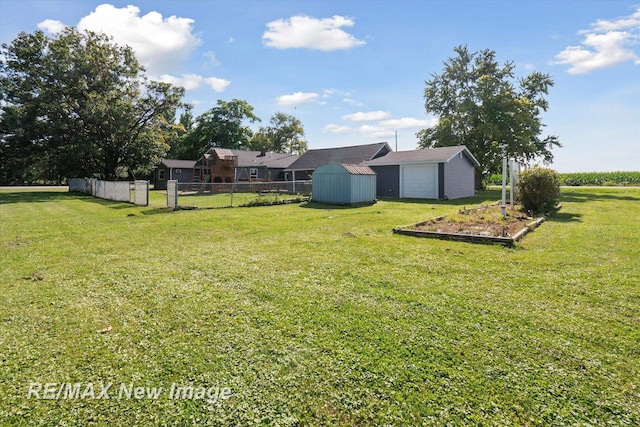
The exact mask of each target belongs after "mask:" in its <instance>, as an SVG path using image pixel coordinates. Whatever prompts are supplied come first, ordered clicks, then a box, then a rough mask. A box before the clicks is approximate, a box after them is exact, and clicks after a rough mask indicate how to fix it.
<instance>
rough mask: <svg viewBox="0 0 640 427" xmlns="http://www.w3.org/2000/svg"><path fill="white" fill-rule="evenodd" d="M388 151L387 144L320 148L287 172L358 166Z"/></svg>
mask: <svg viewBox="0 0 640 427" xmlns="http://www.w3.org/2000/svg"><path fill="white" fill-rule="evenodd" d="M388 151H391V147H389V144H387V143H386V142H377V143H375V144H365V145H353V146H350V147H336V148H318V149H314V150H309V151H307V152H305V153H304V154H303V155H302V156H300V158H298V160H296V161H295V162H293V163H292V164H291V165H290V166H289V167H288V168H287V170H292V171H293V170H314V169H316V168H317V167H318V166H320V165H324V164H326V163H349V164H358V163H362V162H363V161H365V160H371V159H373V158H375V157H376V156H377V155H379V154H380V153H386V152H388Z"/></svg>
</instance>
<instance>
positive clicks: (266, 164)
mask: <svg viewBox="0 0 640 427" xmlns="http://www.w3.org/2000/svg"><path fill="white" fill-rule="evenodd" d="M296 159H298V155H296V154H286V153H273V152H267V151H246V150H231V149H228V148H220V147H213V148H210V149H209V150H207V152H206V153H204V155H203V156H202V157H201V158H200V159H199V160H198V161H197V162H195V166H194V168H195V174H194V182H203V183H223V182H227V183H228V182H234V181H282V180H285V179H286V175H285V174H284V172H283V170H284V169H285V168H286V167H288V166H289V165H291V164H292V163H293V162H294V161H295V160H296Z"/></svg>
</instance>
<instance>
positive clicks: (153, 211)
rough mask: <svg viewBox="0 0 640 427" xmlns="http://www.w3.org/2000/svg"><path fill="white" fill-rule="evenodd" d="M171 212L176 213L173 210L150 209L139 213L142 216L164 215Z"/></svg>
mask: <svg viewBox="0 0 640 427" xmlns="http://www.w3.org/2000/svg"><path fill="white" fill-rule="evenodd" d="M172 212H176V211H175V210H174V209H173V208H151V209H147V210H144V211H141V212H140V213H141V214H142V215H158V214H165V213H172Z"/></svg>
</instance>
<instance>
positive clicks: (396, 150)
mask: <svg viewBox="0 0 640 427" xmlns="http://www.w3.org/2000/svg"><path fill="white" fill-rule="evenodd" d="M396 151H398V131H396Z"/></svg>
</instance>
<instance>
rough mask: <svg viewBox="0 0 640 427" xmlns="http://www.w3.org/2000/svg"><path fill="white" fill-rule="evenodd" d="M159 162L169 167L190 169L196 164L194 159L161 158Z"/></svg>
mask: <svg viewBox="0 0 640 427" xmlns="http://www.w3.org/2000/svg"><path fill="white" fill-rule="evenodd" d="M160 164H161V165H164V166H165V167H167V168H170V169H192V168H193V166H194V165H195V164H196V161H195V160H174V159H162V161H161V162H160Z"/></svg>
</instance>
